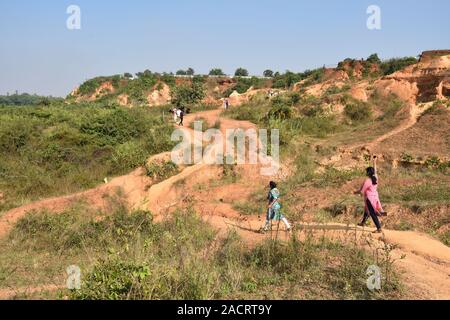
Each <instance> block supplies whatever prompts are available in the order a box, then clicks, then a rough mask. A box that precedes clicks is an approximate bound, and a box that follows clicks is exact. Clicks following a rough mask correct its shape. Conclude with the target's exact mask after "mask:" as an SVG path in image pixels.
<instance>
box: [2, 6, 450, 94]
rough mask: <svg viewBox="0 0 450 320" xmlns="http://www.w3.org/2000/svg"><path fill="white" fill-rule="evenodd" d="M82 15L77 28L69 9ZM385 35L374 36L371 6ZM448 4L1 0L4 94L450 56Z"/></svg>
mask: <svg viewBox="0 0 450 320" xmlns="http://www.w3.org/2000/svg"><path fill="white" fill-rule="evenodd" d="M71 4H76V5H78V6H79V7H80V8H81V30H68V29H67V27H66V20H67V18H68V17H69V15H68V14H67V13H66V9H67V7H68V6H69V5H71ZM372 4H373V5H378V6H379V7H380V8H381V27H382V29H381V30H369V29H368V28H367V26H366V21H367V18H368V17H369V15H368V14H367V13H366V10H367V7H368V6H369V5H372ZM449 13H450V1H448V0H428V1H424V0H395V1H393V0H368V1H367V0H323V1H320V0H315V1H302V0H160V1H152V0H70V1H67V0H39V1H35V0H28V1H27V0H0V43H1V47H0V94H5V93H7V92H10V93H12V92H14V91H15V90H18V91H19V92H29V93H38V94H43V95H54V96H65V95H67V94H68V93H69V92H70V91H71V90H72V89H73V88H74V87H76V86H77V85H79V84H80V83H81V82H83V81H84V80H86V79H88V78H91V77H94V76H99V75H112V74H118V73H124V72H130V73H136V72H139V71H143V70H145V69H150V70H152V71H158V72H162V71H167V72H170V71H173V72H175V71H177V70H178V69H181V68H183V69H186V68H188V67H192V68H194V69H195V71H196V72H197V73H207V72H208V71H209V70H210V69H211V68H213V67H221V68H222V69H223V70H224V71H225V72H226V73H229V74H232V73H233V72H234V70H235V69H236V68H237V67H241V66H242V67H245V68H247V69H248V70H249V71H250V73H251V74H256V75H260V74H261V73H262V72H263V71H264V70H265V69H267V68H269V69H272V70H274V71H285V70H287V69H289V70H291V71H303V70H305V69H312V68H315V67H319V66H323V65H324V64H325V65H334V64H336V63H337V62H339V61H340V60H342V59H344V58H347V57H352V58H362V57H367V56H368V55H370V54H371V53H374V52H377V53H379V55H380V57H381V58H390V57H398V56H407V55H408V56H411V55H412V56H416V55H418V54H420V52H422V51H424V50H429V49H450V36H449V31H450V19H449Z"/></svg>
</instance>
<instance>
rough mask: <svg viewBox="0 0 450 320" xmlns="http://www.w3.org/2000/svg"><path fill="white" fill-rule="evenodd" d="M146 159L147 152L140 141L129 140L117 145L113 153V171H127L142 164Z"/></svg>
mask: <svg viewBox="0 0 450 320" xmlns="http://www.w3.org/2000/svg"><path fill="white" fill-rule="evenodd" d="M145 160H146V152H145V150H144V149H143V148H142V145H141V144H140V143H138V142H134V141H129V142H125V143H124V144H120V145H118V146H117V147H116V149H115V151H114V153H113V154H112V158H111V162H112V170H113V171H112V172H126V171H127V170H130V169H132V168H136V167H139V166H142V165H143V164H144V162H145Z"/></svg>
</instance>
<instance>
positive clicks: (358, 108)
mask: <svg viewBox="0 0 450 320" xmlns="http://www.w3.org/2000/svg"><path fill="white" fill-rule="evenodd" d="M345 115H346V116H347V117H349V118H350V119H351V120H354V121H364V120H370V119H371V117H372V110H371V108H370V106H369V105H368V104H365V103H352V104H348V105H346V106H345Z"/></svg>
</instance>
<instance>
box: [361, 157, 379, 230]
mask: <svg viewBox="0 0 450 320" xmlns="http://www.w3.org/2000/svg"><path fill="white" fill-rule="evenodd" d="M366 173H367V176H368V178H367V179H366V181H364V184H363V185H362V187H361V188H360V189H359V190H358V191H356V192H355V194H361V195H362V196H363V197H364V206H365V209H364V217H363V220H362V221H361V223H359V224H358V225H359V226H361V227H362V226H364V225H365V223H366V222H367V219H369V216H370V217H372V220H373V222H374V223H375V226H376V227H377V230H376V231H375V232H376V233H381V232H382V229H381V223H380V220H379V219H378V217H379V216H386V215H387V214H386V213H385V212H384V210H383V207H382V206H381V202H380V197H379V195H378V181H379V180H378V175H377V157H376V156H374V157H373V167H368V168H367V169H366Z"/></svg>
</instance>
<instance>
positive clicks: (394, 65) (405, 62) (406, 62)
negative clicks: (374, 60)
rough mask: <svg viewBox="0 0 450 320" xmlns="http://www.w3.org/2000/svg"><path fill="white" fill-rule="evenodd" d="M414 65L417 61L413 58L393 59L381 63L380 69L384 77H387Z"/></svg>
mask: <svg viewBox="0 0 450 320" xmlns="http://www.w3.org/2000/svg"><path fill="white" fill-rule="evenodd" d="M416 63H417V59H416V58H414V57H405V58H394V59H390V60H386V61H383V62H382V63H381V66H380V67H381V70H382V72H383V74H384V75H389V74H392V73H394V72H396V71H399V70H402V69H404V68H406V67H407V66H410V65H412V64H416Z"/></svg>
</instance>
